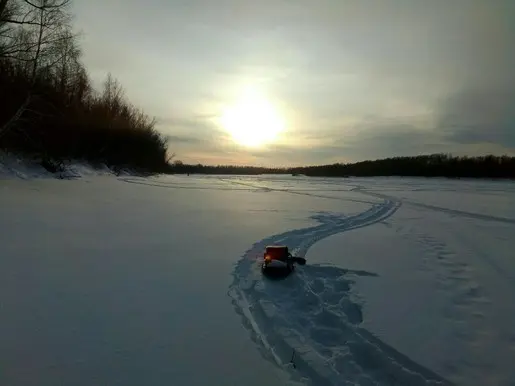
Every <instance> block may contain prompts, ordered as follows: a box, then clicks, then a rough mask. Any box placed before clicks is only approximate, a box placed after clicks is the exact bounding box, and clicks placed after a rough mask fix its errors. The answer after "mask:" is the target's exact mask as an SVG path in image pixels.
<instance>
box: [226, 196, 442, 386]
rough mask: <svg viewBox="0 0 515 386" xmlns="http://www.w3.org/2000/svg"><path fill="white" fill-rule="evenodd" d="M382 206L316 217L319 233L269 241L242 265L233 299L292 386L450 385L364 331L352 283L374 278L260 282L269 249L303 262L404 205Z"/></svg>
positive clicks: (314, 269) (306, 272)
mask: <svg viewBox="0 0 515 386" xmlns="http://www.w3.org/2000/svg"><path fill="white" fill-rule="evenodd" d="M361 193H363V194H365V195H366V194H368V192H361ZM374 196H375V197H377V196H376V195H374ZM381 198H382V199H383V202H382V203H380V204H375V205H372V206H371V207H370V208H369V209H368V210H366V211H365V212H363V213H360V214H357V215H354V216H349V217H345V216H343V215H337V214H328V213H319V214H317V215H315V216H312V218H313V219H314V220H316V221H317V222H318V223H319V224H318V225H316V226H312V227H308V228H305V229H295V230H291V231H288V232H284V233H281V234H277V235H274V236H270V237H268V238H266V239H263V240H261V241H259V242H257V243H255V244H254V245H253V246H252V247H251V248H250V249H249V250H248V251H246V252H245V253H244V255H243V256H242V258H241V259H240V260H239V261H238V262H237V263H236V266H235V269H234V271H233V282H232V284H231V285H230V288H229V292H228V294H229V296H230V297H231V298H232V304H233V307H234V308H235V311H236V312H237V313H238V314H239V315H240V316H241V318H242V323H243V325H244V326H245V327H246V328H247V329H248V331H249V333H250V335H251V338H252V340H253V341H254V342H255V343H256V345H257V346H258V348H259V350H260V352H261V354H262V355H263V357H265V358H266V359H268V360H270V361H272V362H274V363H275V364H276V365H278V366H279V367H282V368H283V369H284V370H286V371H287V372H288V373H289V374H290V376H291V379H292V381H297V382H302V383H307V384H312V385H320V386H329V385H356V384H358V385H415V386H416V385H433V384H449V382H448V381H446V380H444V379H442V378H441V377H439V376H438V375H436V374H434V373H433V372H431V371H430V370H427V369H425V368H423V367H422V366H420V365H417V364H416V363H414V362H413V361H411V360H410V359H409V358H407V357H406V356H404V355H402V354H401V353H399V352H397V351H396V350H395V349H393V348H392V347H390V346H388V345H386V344H385V343H384V342H382V341H380V340H379V339H377V338H376V337H374V336H373V335H372V334H371V333H370V332H368V331H367V330H365V329H363V328H362V327H360V324H361V322H362V312H361V305H360V304H359V303H358V302H357V301H355V300H354V299H353V298H352V294H351V291H350V289H351V287H352V285H353V283H354V281H353V278H355V277H356V276H369V277H370V278H371V280H373V277H374V276H376V275H375V274H373V273H370V272H363V271H349V270H345V269H342V268H338V267H334V266H321V265H311V264H308V265H306V266H303V267H300V268H298V269H297V270H296V272H295V273H294V274H293V275H291V276H290V277H288V278H287V279H285V280H280V281H271V280H267V279H265V278H263V277H262V275H261V272H260V267H259V260H260V258H261V257H262V253H263V250H264V248H265V246H266V245H269V244H287V245H288V246H289V247H290V249H291V250H292V253H293V254H294V255H296V256H301V257H304V256H305V254H306V253H307V251H308V250H309V248H310V247H311V246H312V245H313V244H314V243H316V242H317V241H319V240H322V239H324V238H326V237H329V236H331V235H334V234H337V233H342V232H346V231H349V230H352V229H357V228H361V227H365V226H369V225H373V224H376V223H378V222H380V221H383V220H385V219H387V218H388V217H390V216H391V215H392V214H394V213H395V212H396V211H397V209H398V208H399V207H400V205H401V204H400V202H399V201H396V200H394V199H390V198H386V197H381ZM293 353H294V354H295V356H294V360H293V363H294V364H293V363H291V359H292V354H293Z"/></svg>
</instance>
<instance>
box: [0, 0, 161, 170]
mask: <svg viewBox="0 0 515 386" xmlns="http://www.w3.org/2000/svg"><path fill="white" fill-rule="evenodd" d="M70 6H71V0H0V100H1V101H2V103H1V104H0V150H2V151H4V152H13V153H17V154H21V155H24V156H27V157H31V158H34V159H37V160H38V161H39V162H41V163H42V164H43V166H45V167H46V168H47V169H49V170H51V171H57V170H59V168H61V167H62V164H63V162H64V161H65V160H71V159H75V160H85V161H88V162H90V163H92V164H97V163H98V164H99V163H104V164H107V165H108V166H109V167H112V168H115V169H116V168H120V167H130V168H133V169H141V170H152V171H165V170H166V168H167V166H169V165H168V162H167V161H168V160H167V150H168V149H167V143H166V140H165V139H164V137H163V136H162V135H160V134H159V133H158V132H157V131H156V130H155V128H154V127H155V124H156V121H155V120H154V119H151V118H150V117H148V116H147V115H146V114H144V112H143V111H141V110H140V109H138V108H136V107H135V106H133V105H132V104H131V103H129V101H127V99H126V98H125V95H124V90H123V88H122V86H121V85H120V83H119V82H118V81H117V80H116V79H115V78H113V77H112V76H111V74H108V75H107V77H106V79H105V82H104V84H103V89H102V90H100V91H97V90H94V88H93V86H92V83H91V81H90V79H89V77H88V73H87V71H86V68H85V67H84V65H83V63H82V62H81V58H82V53H81V49H80V46H79V44H78V35H77V34H76V33H75V32H74V30H73V26H72V23H71V20H72V14H71V12H70Z"/></svg>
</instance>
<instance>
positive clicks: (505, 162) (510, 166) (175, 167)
mask: <svg viewBox="0 0 515 386" xmlns="http://www.w3.org/2000/svg"><path fill="white" fill-rule="evenodd" d="M169 172H170V173H177V174H184V173H188V174H195V173H198V174H241V175H257V174H291V175H305V176H311V177H374V176H406V177H448V178H460V177H464V178H511V179H513V178H515V157H509V156H506V155H503V156H495V155H486V156H478V157H469V156H452V155H450V154H440V153H438V154H431V155H419V156H412V157H391V158H385V159H378V160H368V161H361V162H355V163H345V164H344V163H335V164H329V165H320V166H304V167H294V168H264V167H252V166H225V165H219V166H205V165H202V164H197V165H187V164H184V163H182V162H180V161H176V162H174V163H173V164H172V165H171V166H170V170H169Z"/></svg>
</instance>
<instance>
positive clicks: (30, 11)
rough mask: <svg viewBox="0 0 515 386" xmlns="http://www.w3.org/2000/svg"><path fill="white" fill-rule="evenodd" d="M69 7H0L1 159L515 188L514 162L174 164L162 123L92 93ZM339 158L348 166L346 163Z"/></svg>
mask: <svg viewBox="0 0 515 386" xmlns="http://www.w3.org/2000/svg"><path fill="white" fill-rule="evenodd" d="M70 6H71V0H0V100H1V101H2V103H1V104H0V151H2V152H7V153H15V154H20V155H23V156H25V157H28V158H33V159H35V160H37V162H40V163H41V164H42V165H43V166H44V167H45V168H47V169H48V170H50V171H52V172H58V171H61V170H63V169H64V167H65V166H64V165H65V163H66V162H67V161H73V160H84V161H87V162H89V163H90V164H92V165H101V164H105V165H107V166H108V167H110V168H111V169H114V170H115V171H116V170H119V169H121V168H129V169H132V170H134V171H145V172H154V173H182V174H187V173H201V174H247V175H248V174H254V175H255V174H271V173H274V174H285V173H286V174H292V175H306V176H320V177H347V176H427V177H436V176H442V177H452V178H456V177H486V178H515V158H514V157H508V156H501V157H498V156H493V155H488V156H484V157H454V156H450V155H445V154H433V155H421V156H414V157H394V158H387V159H381V160H374V161H363V162H357V163H347V164H342V163H337V164H331V165H320V166H306V167H295V168H263V167H252V166H223V165H219V166H205V165H201V164H197V165H187V164H184V163H182V162H180V161H175V162H171V159H172V156H169V153H168V143H167V141H166V139H165V137H164V136H162V135H161V134H160V133H159V132H158V131H156V130H155V124H156V121H155V120H154V119H152V118H150V117H148V116H147V115H146V114H145V113H144V112H142V111H141V110H140V109H138V108H137V107H135V106H133V105H132V104H131V103H130V102H129V101H127V99H126V98H125V96H124V91H123V88H122V86H121V85H120V84H119V82H118V81H117V80H116V79H115V78H113V77H112V76H111V74H107V75H106V79H105V82H104V84H103V87H102V89H101V90H95V89H94V88H93V86H92V82H91V80H90V78H89V76H88V73H87V70H86V68H85V67H84V65H83V63H82V61H81V57H82V55H81V48H80V46H79V43H78V36H77V34H76V33H75V32H74V30H73V26H72V23H71V20H72V14H71V13H70ZM342 156H344V155H343V154H342Z"/></svg>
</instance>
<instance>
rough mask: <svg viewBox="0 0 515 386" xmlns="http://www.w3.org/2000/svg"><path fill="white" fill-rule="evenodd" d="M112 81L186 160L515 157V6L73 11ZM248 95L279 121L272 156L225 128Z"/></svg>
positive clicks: (261, 5) (114, 4)
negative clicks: (228, 113)
mask: <svg viewBox="0 0 515 386" xmlns="http://www.w3.org/2000/svg"><path fill="white" fill-rule="evenodd" d="M74 13H75V16H76V22H75V24H76V26H77V28H78V29H79V30H81V31H82V32H83V34H84V36H83V38H82V47H83V50H84V62H85V65H86V67H87V68H88V70H89V72H90V75H91V77H92V78H93V79H94V80H95V82H101V81H102V79H103V78H104V77H105V75H106V74H107V72H111V73H112V74H113V75H114V76H115V77H116V78H118V79H119V80H120V81H121V83H122V84H123V86H124V88H125V91H126V94H127V96H128V98H129V99H130V101H131V102H133V103H134V104H136V105H138V106H140V107H141V108H143V109H144V110H145V111H146V112H147V113H148V114H149V115H151V116H155V117H156V118H157V119H158V121H159V125H158V127H157V128H158V129H159V130H160V131H162V132H163V133H164V134H165V135H167V136H169V139H170V149H171V150H172V151H174V152H175V153H177V158H178V159H181V160H183V161H185V162H193V163H197V162H201V163H209V164H213V163H216V164H218V163H223V164H259V165H287V166H288V165H299V164H320V163H332V162H348V161H358V160H363V159H376V158H382V157H387V156H397V155H415V154H420V153H432V152H452V153H455V154H471V155H476V154H484V153H490V152H493V153H496V154H515V1H514V0H455V1H449V0H431V1H425V0H396V1H394V0H377V1H372V0H370V1H369V0H359V1H358V0H355V1H350V0H317V1H315V0H275V1H273V0H260V1H255V0H252V1H251V0H216V1H215V0H146V1H136V0H88V1H85V0H75V5H74ZM247 85H257V86H258V87H259V88H260V89H261V90H264V92H265V93H266V95H267V96H268V98H269V99H270V101H271V102H272V103H273V104H274V105H275V106H276V107H277V108H278V109H279V110H280V111H281V113H282V115H283V116H284V118H285V120H286V130H285V132H284V133H282V135H281V136H280V137H279V138H278V140H277V142H276V143H274V144H273V145H268V146H266V147H265V149H259V148H258V149H247V148H244V147H241V146H239V145H237V144H235V143H233V141H231V140H230V138H228V135H227V133H226V132H225V131H224V129H223V128H220V127H219V126H217V124H216V122H215V120H214V118H216V117H217V116H218V115H219V114H220V110H221V109H222V108H223V107H224V106H227V105H228V104H230V103H231V101H232V100H234V98H237V95H238V93H239V92H240V91H241V90H242V88H244V87H246V86H247Z"/></svg>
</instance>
